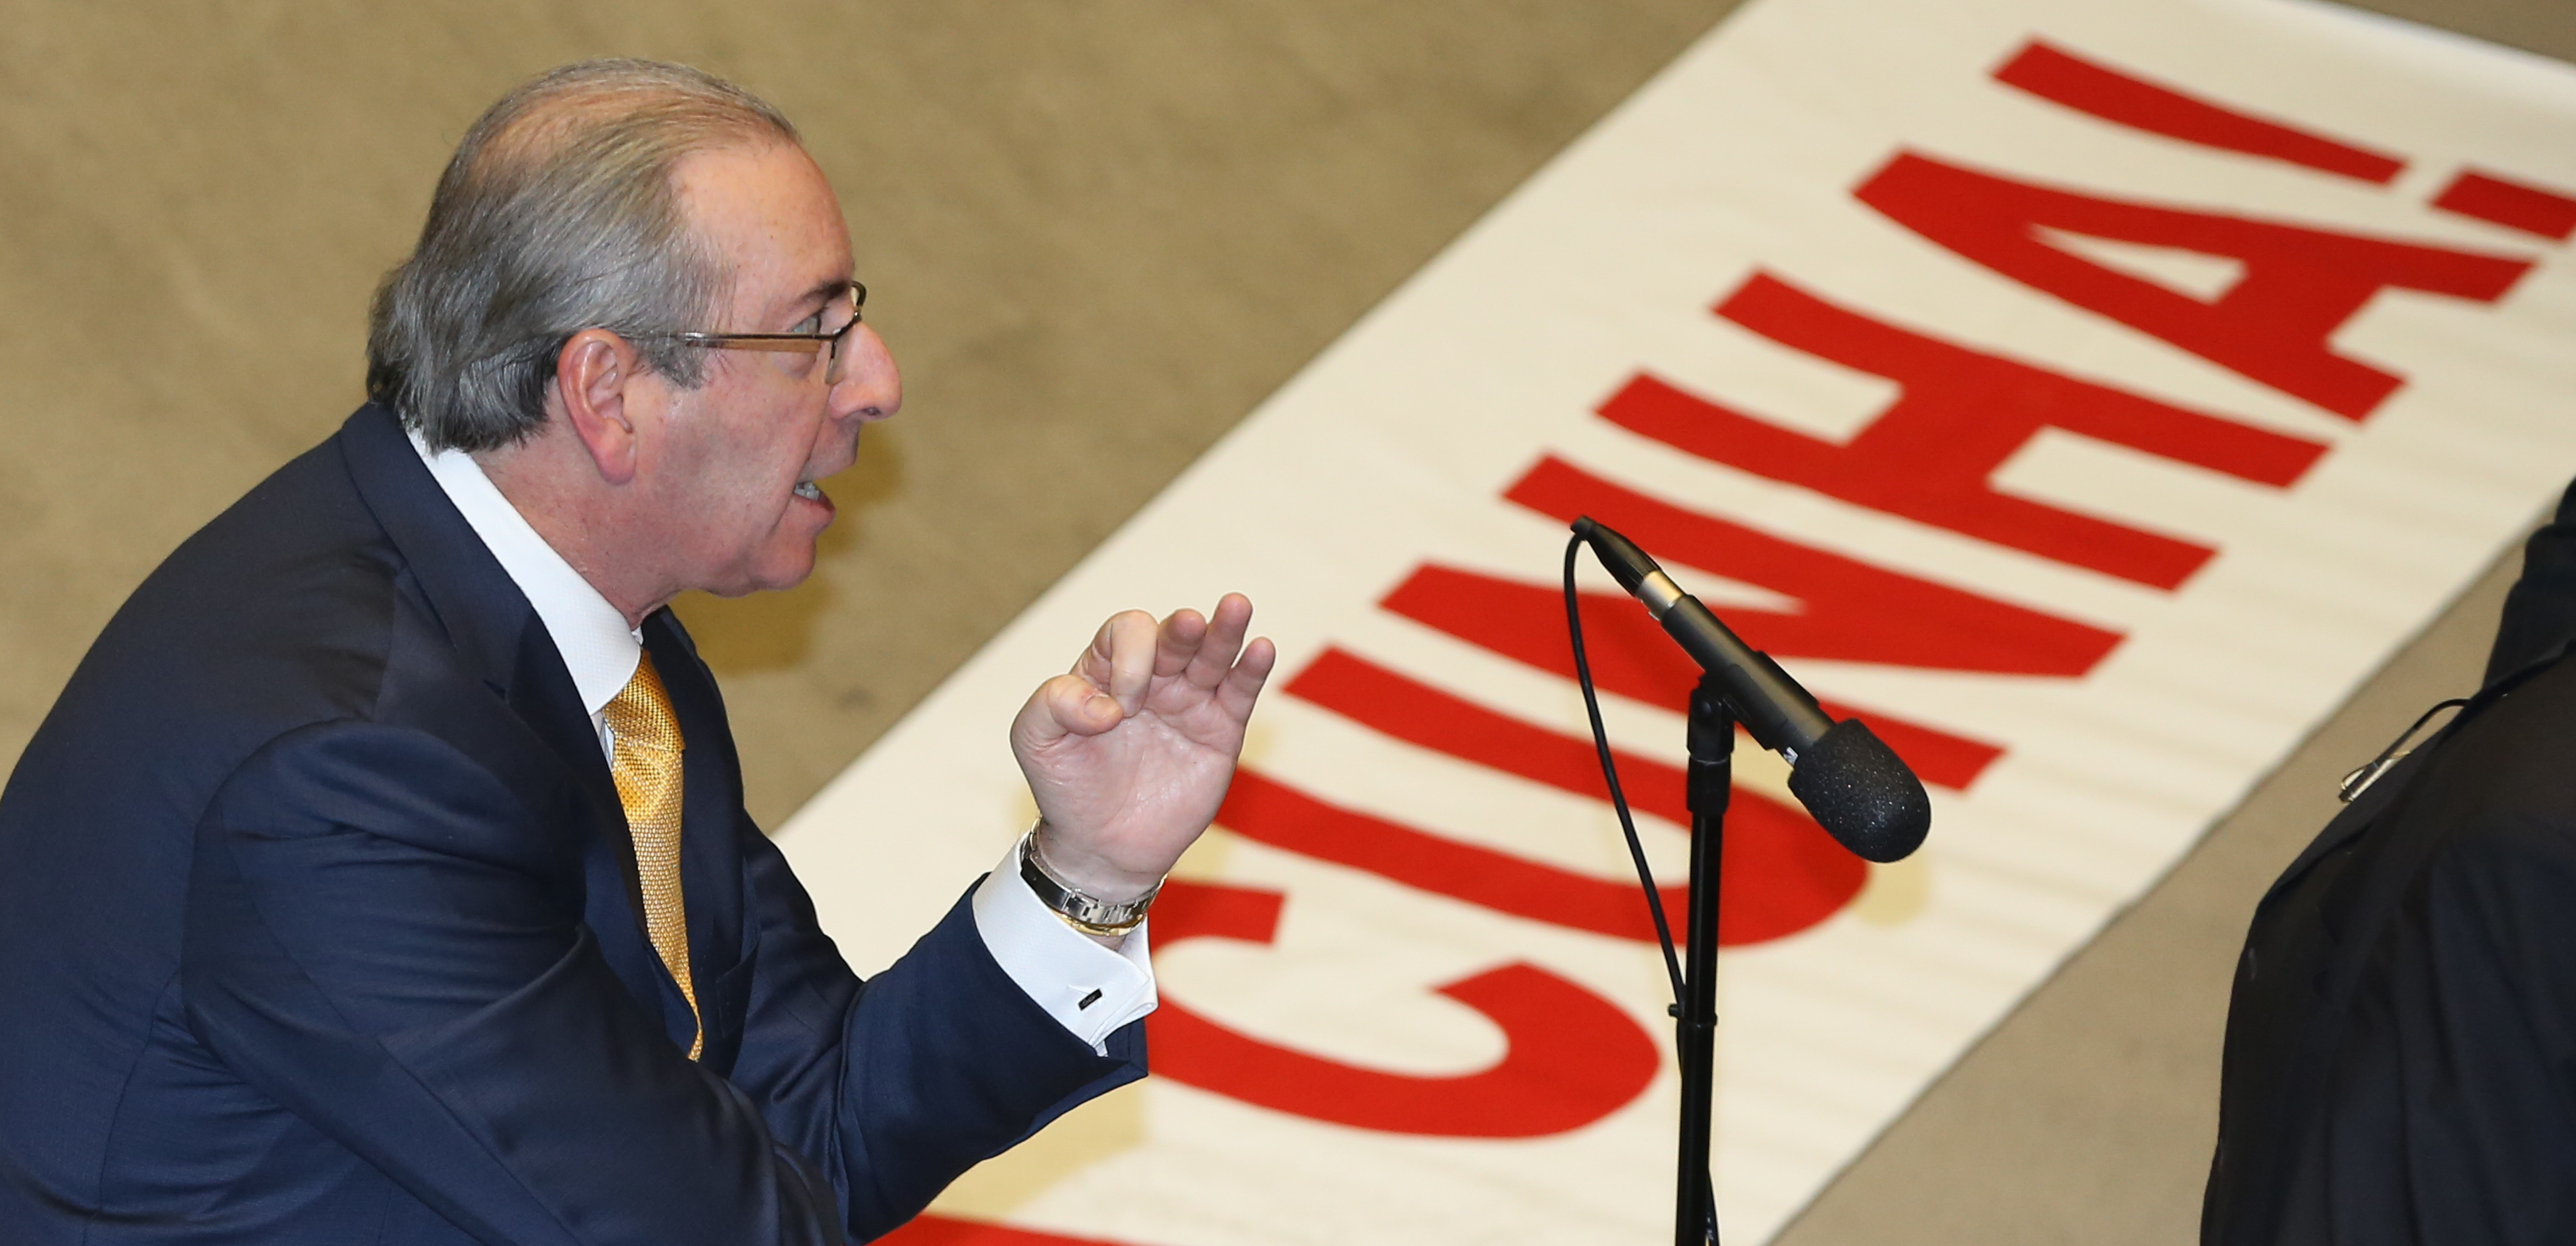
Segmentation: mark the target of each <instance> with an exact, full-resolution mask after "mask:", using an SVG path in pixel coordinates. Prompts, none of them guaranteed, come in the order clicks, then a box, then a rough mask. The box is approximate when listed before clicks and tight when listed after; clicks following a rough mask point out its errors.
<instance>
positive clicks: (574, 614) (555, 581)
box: [410, 432, 644, 722]
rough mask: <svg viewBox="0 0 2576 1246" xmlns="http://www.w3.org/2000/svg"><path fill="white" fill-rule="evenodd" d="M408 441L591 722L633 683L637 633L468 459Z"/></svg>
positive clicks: (640, 637)
mask: <svg viewBox="0 0 2576 1246" xmlns="http://www.w3.org/2000/svg"><path fill="white" fill-rule="evenodd" d="M410 436H411V447H412V449H413V450H416V451H418V452H419V454H420V461H421V462H423V463H425V464H427V465H428V466H429V474H430V476H431V477H432V478H434V479H436V480H437V481H438V487H439V488H440V489H442V490H444V491H446V493H447V500H448V501H450V502H454V503H455V504H456V509H457V510H458V511H459V512H462V513H463V514H464V516H465V522H466V523H467V524H469V525H471V526H472V527H473V529H474V535H476V536H479V537H481V538H483V546H484V548H486V549H489V550H491V551H492V557H494V558H495V559H498V560H499V561H500V563H501V569H502V570H503V571H506V572H508V573H509V575H510V580H511V582H512V583H515V584H517V585H518V586H519V591H520V592H521V593H523V594H526V596H527V598H528V604H529V605H531V606H534V607H536V611H537V618H538V620H539V621H540V622H543V623H544V624H545V625H546V634H547V635H549V636H552V637H553V638H554V642H555V651H556V652H558V653H560V654H562V655H563V662H564V669H566V670H568V671H571V672H572V686H573V688H574V689H575V690H576V691H578V692H579V693H580V694H581V708H582V709H583V711H584V712H586V713H588V714H589V715H590V716H591V720H592V721H593V722H597V721H598V719H599V709H600V707H601V706H603V705H606V704H608V702H609V701H610V699H612V698H614V697H615V696H616V695H617V693H618V691H619V690H620V689H623V688H624V687H625V686H626V681H628V680H630V679H632V678H634V677H635V666H636V663H637V662H638V661H639V660H640V658H641V655H642V654H643V652H644V634H643V633H642V632H640V631H638V630H636V629H634V628H631V627H628V626H626V616H625V615H622V614H619V613H618V612H617V607H615V606H612V605H610V604H608V599H607V598H605V597H602V596H600V595H599V590H598V589H596V588H593V587H591V585H590V581H588V580H585V579H583V578H581V573H580V572H578V571H575V570H573V569H572V564H571V563H568V562H565V561H564V557H563V555H561V554H558V553H556V552H555V547H554V546H551V545H548V544H546V539H545V538H544V537H541V536H539V535H537V530H536V529H535V528H532V527H530V526H528V521H527V518H526V517H525V516H523V515H521V514H519V508H518V507H515V506H512V505H511V504H510V499H508V498H506V497H503V496H502V495H501V490H500V489H499V488H497V487H495V486H494V485H493V484H492V479H491V477H489V476H486V475H484V474H483V466H482V464H479V463H477V462H475V461H474V456H473V455H470V454H467V453H466V452H464V451H462V450H454V449H450V450H440V451H435V452H433V451H431V450H430V448H429V444H428V443H427V442H424V441H422V440H421V439H420V434H419V433H416V432H415V433H411V434H410Z"/></svg>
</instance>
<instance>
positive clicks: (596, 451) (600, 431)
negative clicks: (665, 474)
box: [548, 329, 644, 485]
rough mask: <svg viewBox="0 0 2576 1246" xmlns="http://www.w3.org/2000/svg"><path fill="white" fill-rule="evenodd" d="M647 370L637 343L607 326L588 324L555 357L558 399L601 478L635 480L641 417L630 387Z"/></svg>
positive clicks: (619, 482)
mask: <svg viewBox="0 0 2576 1246" xmlns="http://www.w3.org/2000/svg"><path fill="white" fill-rule="evenodd" d="M643 373H644V368H643V365H642V360H641V359H640V358H639V357H638V356H637V355H636V353H635V347H634V345H633V344H632V343H629V342H628V341H627V340H626V339H625V338H622V337H619V336H618V335H616V334H614V333H611V332H609V331H608V330H606V329H584V330H582V331H581V332H579V333H576V334H573V335H572V337H571V338H570V339H569V340H567V341H565V342H564V346H563V350H562V352H561V353H559V354H557V355H556V356H555V376H554V384H553V385H552V386H551V387H549V388H550V389H551V390H552V391H553V392H552V393H550V394H549V395H548V397H550V398H552V399H553V400H554V405H555V406H556V407H558V408H559V409H560V410H561V412H562V415H563V419H564V424H565V426H566V427H569V428H570V429H572V435H573V437H574V438H575V439H576V440H578V441H580V442H581V445H582V448H583V449H585V450H587V451H589V452H590V461H591V463H592V465H593V466H595V467H597V468H598V470H599V475H600V479H602V480H605V481H607V482H608V483H609V484H612V485H623V484H626V483H628V482H629V481H632V480H634V479H635V464H636V460H637V457H638V445H637V440H636V438H637V429H636V417H637V416H638V415H640V414H641V413H640V412H638V411H635V410H633V409H632V408H630V407H629V405H628V402H627V397H628V394H627V390H628V387H629V386H630V385H631V384H632V383H633V382H635V381H636V380H637V379H639V378H640V377H641V376H642V375H643Z"/></svg>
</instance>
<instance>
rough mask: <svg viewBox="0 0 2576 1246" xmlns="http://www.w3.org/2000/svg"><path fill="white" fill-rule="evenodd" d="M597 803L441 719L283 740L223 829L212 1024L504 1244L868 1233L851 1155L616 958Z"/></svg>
mask: <svg viewBox="0 0 2576 1246" xmlns="http://www.w3.org/2000/svg"><path fill="white" fill-rule="evenodd" d="M577 824H578V823H577V822H575V821H574V820H573V819H572V818H571V815H570V810H569V809H562V810H549V809H542V808H531V807H529V806H528V804H527V803H526V801H525V799H524V798H523V796H522V795H520V794H517V793H514V792H513V791H512V790H511V789H510V788H509V787H508V786H507V785H505V784H504V783H502V782H501V781H500V780H499V779H497V778H496V777H495V776H494V775H493V774H491V773H490V772H488V771H486V770H484V769H482V768H480V767H479V766H477V765H476V764H475V763H474V762H472V761H470V760H469V759H467V758H466V757H465V756H464V755H462V754H461V753H459V752H458V751H457V750H456V749H454V748H453V747H451V746H449V745H447V744H445V743H443V742H441V741H439V740H438V739H436V738H434V737H431V736H429V735H426V734H422V733H419V732H413V731H404V730H398V729H394V728H389V727H383V726H377V725H372V724H366V723H348V722H344V723H332V724H323V725H320V726H315V727H308V728H304V729H301V730H299V731H296V732H293V733H290V734H288V735H286V736H282V737H280V738H278V739H277V740H274V741H271V742H270V743H269V745H268V746H266V747H265V748H263V749H262V750H261V751H260V752H259V753H257V754H255V755H254V756H252V757H251V758H250V759H249V760H248V761H247V762H245V763H244V764H243V766H242V767H241V768H240V769H239V770H237V771H236V772H235V773H234V774H233V776H232V777H231V778H230V779H229V780H228V781H227V783H226V784H225V786H224V787H223V788H222V789H221V790H220V791H219V792H218V793H217V795H216V797H215V799H214V801H213V802H212V803H211V804H210V805H209V807H208V809H207V812H206V814H205V815H204V817H203V819H202V820H201V822H200V825H199V827H198V831H197V842H196V849H195V852H196V855H195V861H194V866H193V874H192V879H191V888H190V897H189V902H188V912H187V916H186V943H185V947H184V951H183V953H182V958H181V986H182V990H183V991H184V992H185V996H186V1000H187V1016H188V1020H189V1023H190V1025H191V1027H192V1029H193V1030H194V1031H195V1033H196V1034H197V1036H198V1038H199V1039H200V1040H201V1041H202V1042H204V1043H205V1045H206V1046H207V1047H208V1048H209V1049H211V1050H212V1051H213V1052H214V1054H215V1055H216V1056H217V1057H218V1058H220V1059H221V1060H222V1061H223V1062H224V1063H225V1065H226V1066H228V1067H229V1068H230V1069H232V1070H233V1071H234V1072H235V1073H236V1074H238V1075H239V1076H241V1077H242V1078H244V1079H246V1080H247V1081H249V1082H251V1083H252V1084H254V1085H256V1086H257V1087H259V1088H260V1089H262V1090H264V1091H266V1092H267V1093H269V1094H270V1095H272V1096H273V1097H275V1098H276V1099H277V1100H278V1101H279V1102H281V1103H282V1104H284V1105H285V1106H286V1107H287V1108H288V1109H290V1110H292V1111H294V1112H296V1113H297V1114H298V1115H300V1116H302V1117H303V1118H305V1119H306V1120H308V1121H310V1122H312V1123H313V1125H314V1126H315V1127H317V1128H319V1129H321V1130H322V1131H324V1132H325V1133H327V1134H329V1135H330V1136H332V1137H333V1138H334V1139H336V1140H337V1141H339V1142H340V1143H341V1144H342V1145H344V1146H347V1147H348V1148H349V1149H350V1150H352V1151H353V1152H355V1153H357V1154H358V1155H360V1156H362V1157H363V1158H365V1159H366V1160H367V1161H368V1162H369V1163H371V1164H373V1165H374V1166H375V1167H377V1168H378V1169H379V1170H381V1171H382V1172H384V1173H385V1174H386V1175H387V1176H388V1177H390V1178H391V1179H392V1180H394V1181H396V1182H398V1183H400V1184H401V1185H402V1186H403V1187H404V1188H405V1189H407V1190H409V1191H410V1192H411V1193H412V1194H413V1195H415V1196H416V1197H418V1198H419V1199H420V1200H421V1201H422V1202H424V1203H426V1204H428V1205H429V1206H430V1207H432V1208H434V1209H436V1210H437V1211H438V1212H439V1213H440V1214H441V1215H444V1216H445V1217H447V1218H448V1219H449V1220H450V1221H452V1222H454V1223H455V1224H456V1225H457V1226H459V1227H460V1228H462V1229H464V1230H465V1231H467V1232H469V1233H471V1234H473V1235H474V1236H476V1237H477V1238H479V1239H481V1240H483V1241H486V1242H490V1243H495V1244H496V1246H498V1244H500V1243H515V1244H519V1246H539V1244H544V1246H556V1244H564V1246H569V1244H572V1243H586V1244H599V1246H605V1244H609V1243H684V1242H685V1243H702V1242H725V1243H761V1244H766V1243H782V1244H797V1246H802V1244H806V1243H817V1244H819V1243H828V1242H837V1241H839V1240H841V1231H840V1225H839V1223H838V1221H839V1217H838V1214H837V1206H836V1204H837V1200H836V1198H835V1197H834V1191H833V1188H832V1183H831V1181H830V1180H829V1178H827V1177H826V1176H825V1175H824V1174H823V1173H821V1172H820V1171H818V1170H817V1169H816V1168H815V1167H814V1166H813V1165H812V1164H811V1163H810V1162H809V1161H808V1160H807V1159H805V1158H804V1157H803V1156H801V1155H799V1154H798V1153H797V1151H796V1149H795V1148H794V1147H793V1146H791V1145H789V1144H786V1143H783V1142H782V1141H781V1140H780V1139H779V1138H777V1137H776V1136H775V1135H774V1134H773V1133H772V1131H771V1130H770V1128H769V1126H768V1123H767V1121H766V1120H765V1119H764V1117H763V1115H762V1112H761V1110H760V1107H759V1105H758V1104H756V1103H755V1102H754V1101H753V1100H752V1098H751V1097H750V1096H747V1095H745V1094H744V1093H743V1092H742V1091H741V1090H739V1089H737V1088H736V1087H735V1086H733V1085H730V1084H728V1083H727V1082H726V1081H725V1080H724V1079H722V1078H720V1077H717V1076H715V1075H713V1074H712V1073H710V1072H708V1071H707V1070H705V1069H702V1068H700V1067H698V1066H697V1065H694V1064H692V1063H690V1061H689V1060H688V1059H687V1058H686V1056H685V1055H684V1054H683V1053H682V1052H680V1051H678V1050H676V1049H675V1048H674V1047H673V1046H672V1045H671V1043H670V1041H669V1040H668V1038H667V1037H665V1036H664V1035H663V1034H662V1033H661V1032H660V1030H659V1028H658V1027H657V1026H656V1025H655V1024H654V1023H653V1022H652V1021H651V1020H650V1019H648V1018H647V1017H646V1016H645V1015H644V1013H643V1011H642V1010H641V1009H640V1008H639V1007H638V1006H637V1005H636V1004H635V1003H634V1001H633V1000H632V999H631V997H629V996H628V995H627V993H626V991H625V988H624V987H623V985H622V984H621V983H620V982H619V981H618V979H617V978H616V977H615V975H614V974H613V973H612V972H611V970H610V969H609V967H608V965H607V964H606V962H605V961H603V960H602V959H601V957H600V954H599V951H598V948H597V945H596V944H595V942H594V941H593V939H592V936H591V934H590V932H589V931H588V929H587V928H586V927H584V926H583V925H582V924H581V922H580V919H579V914H580V912H581V892H580V890H579V888H580V881H579V880H580V871H579V864H578V845H577V844H575V843H573V842H571V840H572V834H571V833H570V832H569V831H568V830H567V829H566V828H567V827H569V826H573V825H577Z"/></svg>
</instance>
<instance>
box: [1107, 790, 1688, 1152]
mask: <svg viewBox="0 0 2576 1246" xmlns="http://www.w3.org/2000/svg"><path fill="white" fill-rule="evenodd" d="M1238 782H1239V780H1238ZM1282 901H1283V897H1282V896H1281V895H1280V893H1278V892H1276V891H1256V890H1251V889H1248V888H1242V887H1226V886H1219V885H1214V884H1209V883H1194V882H1188V881H1185V880H1179V879H1175V880H1173V881H1171V882H1168V883H1165V884H1164V885H1163V891H1162V894H1161V895H1160V896H1159V897H1157V898H1156V899H1155V901H1154V947H1155V950H1156V951H1157V952H1168V951H1170V950H1171V948H1172V947H1174V946H1175V945H1177V944H1179V943H1181V942H1183V941H1185V940H1189V939H1197V938H1220V939H1243V940H1247V941H1250V942H1253V943H1268V942H1270V941H1271V939H1272V937H1273V936H1274V935H1275V934H1276V932H1277V930H1278V927H1279V910H1280V906H1281V904H1282ZM1439 991H1440V993H1441V994H1443V995H1446V996H1448V997H1449V998H1451V999H1454V1000H1456V1001H1458V1002H1459V1003H1462V1004H1465V1005H1466V1006H1468V1007H1470V1008H1473V1009H1475V1010H1476V1011H1477V1012H1479V1013H1481V1014H1483V1015H1484V1017H1485V1019H1486V1020H1488V1021H1491V1022H1493V1023H1494V1024H1495V1025H1496V1026H1498V1027H1500V1028H1501V1029H1502V1031H1503V1038H1504V1042H1505V1044H1506V1046H1505V1048H1504V1051H1503V1058H1502V1059H1501V1060H1500V1061H1499V1062H1497V1063H1495V1064H1494V1065H1493V1066H1491V1067H1489V1068H1486V1069H1483V1070H1480V1071H1478V1072H1474V1073H1467V1074H1461V1075H1459V1076H1455V1077H1419V1076H1413V1075H1409V1074H1403V1073H1388V1072H1383V1071H1380V1070H1375V1069H1364V1068H1360V1067H1358V1066H1356V1065H1349V1064H1344V1063H1342V1062H1340V1061H1338V1060H1328V1059H1325V1058H1323V1057H1321V1056H1312V1055H1307V1054H1305V1053H1302V1052H1297V1051H1291V1050H1289V1049H1287V1048H1285V1047H1280V1046H1276V1045H1274V1044H1270V1043H1265V1042H1262V1041H1261V1040H1259V1039H1256V1038H1250V1037H1247V1036H1245V1035H1243V1034H1239V1033H1236V1032H1235V1031H1233V1030H1230V1029H1227V1028H1225V1027H1224V1026H1222V1025H1219V1024H1217V1023H1216V1022H1214V1021H1210V1020H1208V1019H1207V1018H1205V1017H1202V1016H1200V1015H1198V1014H1197V1013H1195V1012H1192V1011H1190V1009H1189V1007H1188V1006H1187V1005H1185V1004H1182V1003H1180V1002H1178V1001H1176V1000H1174V999H1173V998H1171V997H1170V996H1169V995H1166V996H1165V997H1164V998H1163V1001H1162V1004H1161V1005H1160V1006H1159V1007H1157V1008H1156V1009H1155V1010H1154V1012H1153V1014H1152V1015H1151V1016H1150V1017H1148V1018H1146V1021H1145V1026H1146V1041H1147V1042H1148V1043H1149V1044H1150V1045H1151V1046H1152V1047H1153V1050H1154V1072H1155V1073H1156V1074H1158V1075H1160V1076H1164V1077H1168V1078H1171V1079H1172V1080H1174V1081H1179V1082H1187V1083H1188V1084H1190V1085H1192V1086H1196V1087H1198V1088H1200V1089H1202V1090H1208V1091H1213V1092H1215V1093H1217V1094H1221V1095H1225V1096H1227V1097H1228V1098H1233V1099H1240V1100H1242V1101H1244V1102H1246V1103H1251V1104H1257V1105H1259V1106H1261V1107H1266V1108H1271V1109H1274V1110H1277V1111H1281V1112H1289V1113H1293V1114H1295V1115H1298V1116H1303V1117H1306V1118H1308V1119H1310V1120H1319V1121H1330V1122H1332V1123H1334V1124H1337V1125H1350V1126H1353V1127H1356V1128H1360V1129H1375V1130H1380V1131H1382V1132H1386V1133H1402V1134H1431V1135H1437V1136H1442V1137H1453V1138H1536V1137H1543V1136H1545V1135H1548V1134H1560V1133H1564V1132H1565V1131H1567V1130H1569V1129H1579V1128H1581V1127H1583V1126H1585V1125H1589V1124H1591V1123H1592V1122H1594V1121H1597V1120H1600V1119H1601V1118H1602V1117H1604V1116H1608V1115H1609V1114H1611V1113H1612V1112H1615V1111H1618V1110H1619V1109H1620V1108H1622V1107H1625V1106H1627V1105H1628V1104H1629V1103H1630V1102H1631V1101H1633V1100H1634V1099H1636V1097H1637V1096H1638V1095H1640V1094H1642V1093H1644V1092H1645V1089H1646V1087H1647V1086H1648V1085H1649V1084H1651V1083H1652V1082H1653V1081H1654V1079H1655V1071H1656V1069H1657V1067H1658V1066H1659V1065H1660V1064H1661V1063H1662V1060H1661V1057H1659V1056H1658V1055H1657V1054H1656V1051H1655V1044H1654V1040H1652V1039H1651V1038H1648V1037H1647V1035H1646V1033H1645V1031H1644V1029H1643V1028H1641V1027H1640V1026H1639V1025H1638V1024H1637V1022H1636V1021H1635V1020H1634V1019H1632V1018H1631V1017H1629V1016H1628V1014H1626V1013H1624V1012H1621V1011H1620V1010H1619V1008H1618V1006H1617V1005H1615V1004H1612V1003H1611V1002H1609V1001H1608V1000H1605V999H1603V998H1601V997H1600V996H1598V995H1596V994H1593V993H1592V992H1591V991H1589V990H1586V989H1584V988H1583V987H1581V986H1578V985H1576V984H1575V983H1573V982H1571V981H1569V980H1567V979H1565V978H1562V977H1559V976H1557V975H1556V974H1553V973H1550V972H1548V971H1547V970H1544V969H1541V968H1539V967H1538V966H1536V965H1531V964H1526V963H1520V962H1515V963H1513V964H1508V965H1504V966H1502V967H1501V968H1499V969H1490V970H1487V971H1485V972H1484V973H1480V974H1477V975H1475V976H1474V977H1469V978H1462V979H1459V980H1458V981H1456V982H1452V983H1450V984H1448V985H1447V986H1443V987H1441V988H1439Z"/></svg>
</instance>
